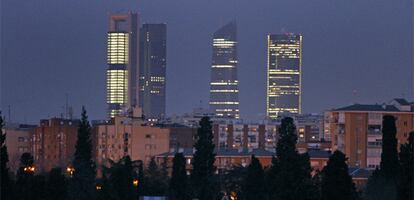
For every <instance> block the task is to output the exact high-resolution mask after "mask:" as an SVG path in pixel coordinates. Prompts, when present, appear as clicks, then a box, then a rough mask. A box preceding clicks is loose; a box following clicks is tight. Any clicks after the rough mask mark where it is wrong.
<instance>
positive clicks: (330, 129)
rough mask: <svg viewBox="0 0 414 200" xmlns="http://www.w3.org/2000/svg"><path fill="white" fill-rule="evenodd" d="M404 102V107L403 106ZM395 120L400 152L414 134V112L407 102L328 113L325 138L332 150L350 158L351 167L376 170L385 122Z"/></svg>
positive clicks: (365, 106) (347, 107)
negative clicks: (388, 116)
mask: <svg viewBox="0 0 414 200" xmlns="http://www.w3.org/2000/svg"><path fill="white" fill-rule="evenodd" d="M401 102H402V104H401ZM385 115H392V116H394V117H396V119H397V120H396V126H397V136H396V137H397V140H398V150H399V146H400V144H404V143H406V142H407V138H408V135H409V132H411V131H413V130H414V112H412V110H411V106H410V105H409V104H408V103H406V101H405V100H401V99H397V100H393V101H391V102H390V103H389V104H382V105H379V104H375V105H361V104H354V105H351V106H346V107H343V108H339V109H334V110H331V111H328V112H326V113H325V132H324V134H325V136H324V137H327V138H330V140H331V144H332V148H333V150H340V151H342V152H343V153H345V154H346V155H347V157H348V158H349V160H348V164H349V165H350V166H351V167H363V168H365V167H367V168H376V167H378V166H379V164H380V162H381V152H382V119H383V116H385Z"/></svg>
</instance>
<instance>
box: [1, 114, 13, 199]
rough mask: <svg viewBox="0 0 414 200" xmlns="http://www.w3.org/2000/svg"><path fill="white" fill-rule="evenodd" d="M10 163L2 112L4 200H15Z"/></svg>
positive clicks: (2, 181)
mask: <svg viewBox="0 0 414 200" xmlns="http://www.w3.org/2000/svg"><path fill="white" fill-rule="evenodd" d="M8 162H9V155H8V153H7V146H6V133H3V117H2V116H1V112H0V184H1V185H0V199H4V200H9V199H13V196H12V195H13V191H12V190H13V188H12V185H13V182H12V180H11V178H10V173H9V168H8V167H7V163H8Z"/></svg>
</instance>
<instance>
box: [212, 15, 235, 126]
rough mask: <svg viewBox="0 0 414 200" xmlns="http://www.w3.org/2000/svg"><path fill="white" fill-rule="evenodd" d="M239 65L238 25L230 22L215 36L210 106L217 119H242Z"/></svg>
mask: <svg viewBox="0 0 414 200" xmlns="http://www.w3.org/2000/svg"><path fill="white" fill-rule="evenodd" d="M237 63H238V59H237V25H236V23H235V22H230V23H228V24H226V25H225V26H223V27H221V28H220V29H219V30H217V31H216V32H215V33H214V35H213V56H212V65H211V82H210V102H209V104H210V109H211V111H212V112H214V113H215V114H216V116H217V117H223V118H233V119H238V118H239V117H240V114H239V86H238V85H239V81H238V78H237Z"/></svg>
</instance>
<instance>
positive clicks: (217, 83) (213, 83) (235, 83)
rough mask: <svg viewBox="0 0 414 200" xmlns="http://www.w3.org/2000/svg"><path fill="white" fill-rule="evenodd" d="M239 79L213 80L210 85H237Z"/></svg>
mask: <svg viewBox="0 0 414 200" xmlns="http://www.w3.org/2000/svg"><path fill="white" fill-rule="evenodd" d="M238 82H239V81H237V80H235V81H234V82H211V83H210V85H237V84H238Z"/></svg>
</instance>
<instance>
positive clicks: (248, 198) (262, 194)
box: [243, 155, 267, 200]
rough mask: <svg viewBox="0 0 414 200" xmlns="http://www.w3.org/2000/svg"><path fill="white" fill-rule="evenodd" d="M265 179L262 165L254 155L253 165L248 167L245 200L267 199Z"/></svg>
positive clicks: (244, 187)
mask: <svg viewBox="0 0 414 200" xmlns="http://www.w3.org/2000/svg"><path fill="white" fill-rule="evenodd" d="M264 185H265V178H264V171H263V167H262V164H260V162H259V160H258V159H257V158H256V157H255V156H254V155H252V158H251V163H250V165H249V166H248V167H247V176H246V178H245V180H244V184H243V194H244V198H245V200H256V199H263V200H265V199H266V196H267V195H266V190H265V187H264Z"/></svg>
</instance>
